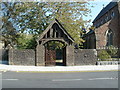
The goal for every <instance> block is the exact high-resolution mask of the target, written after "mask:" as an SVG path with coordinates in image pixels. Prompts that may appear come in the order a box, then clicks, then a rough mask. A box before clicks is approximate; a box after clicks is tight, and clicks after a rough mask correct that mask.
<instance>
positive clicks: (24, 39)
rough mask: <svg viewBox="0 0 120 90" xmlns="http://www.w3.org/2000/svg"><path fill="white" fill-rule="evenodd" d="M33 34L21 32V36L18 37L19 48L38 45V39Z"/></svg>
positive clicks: (29, 47) (32, 47)
mask: <svg viewBox="0 0 120 90" xmlns="http://www.w3.org/2000/svg"><path fill="white" fill-rule="evenodd" d="M35 39H36V38H35V36H33V35H30V34H28V35H26V34H20V37H19V38H17V41H18V43H17V48H18V49H34V48H35V47H36V44H37V43H36V40H35Z"/></svg>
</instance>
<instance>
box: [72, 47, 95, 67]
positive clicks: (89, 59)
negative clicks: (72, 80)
mask: <svg viewBox="0 0 120 90" xmlns="http://www.w3.org/2000/svg"><path fill="white" fill-rule="evenodd" d="M74 56H75V60H74V65H77V66H78V65H96V62H97V51H96V49H75V51H74Z"/></svg>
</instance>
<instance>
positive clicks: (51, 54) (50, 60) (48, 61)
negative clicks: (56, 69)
mask: <svg viewBox="0 0 120 90" xmlns="http://www.w3.org/2000/svg"><path fill="white" fill-rule="evenodd" d="M45 65H46V66H55V65H56V51H55V50H48V49H47V48H46V49H45Z"/></svg>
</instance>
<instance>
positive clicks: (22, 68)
mask: <svg viewBox="0 0 120 90" xmlns="http://www.w3.org/2000/svg"><path fill="white" fill-rule="evenodd" d="M119 70H120V67H119V65H84V66H18V65H4V64H0V71H3V72H6V71H16V72H91V71H92V72H95V71H97V72H98V71H119Z"/></svg>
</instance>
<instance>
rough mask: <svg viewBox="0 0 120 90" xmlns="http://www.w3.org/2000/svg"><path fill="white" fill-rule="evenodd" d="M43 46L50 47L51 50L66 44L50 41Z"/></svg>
mask: <svg viewBox="0 0 120 90" xmlns="http://www.w3.org/2000/svg"><path fill="white" fill-rule="evenodd" d="M45 46H46V47H47V48H48V49H52V50H55V49H62V48H63V47H65V46H66V45H65V44H63V43H61V42H59V41H50V42H47V43H46V44H45Z"/></svg>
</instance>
